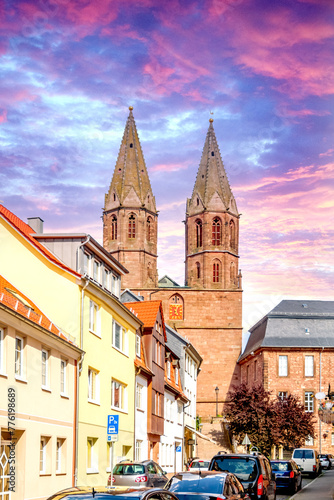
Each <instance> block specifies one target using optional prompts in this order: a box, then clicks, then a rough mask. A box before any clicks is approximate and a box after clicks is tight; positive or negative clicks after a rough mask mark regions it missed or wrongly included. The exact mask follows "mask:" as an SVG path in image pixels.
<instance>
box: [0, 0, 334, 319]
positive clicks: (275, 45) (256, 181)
mask: <svg viewBox="0 0 334 500" xmlns="http://www.w3.org/2000/svg"><path fill="white" fill-rule="evenodd" d="M333 40H334V2H333V1H332V0H169V1H165V0H160V1H158V0H142V1H133V0H127V1H126V2H125V1H122V0H99V1H98V2H97V1H93V0H71V1H68V0H31V1H30V0H27V1H25V0H2V1H1V3H0V57H1V63H0V186H1V192H0V201H1V203H2V204H3V205H4V206H6V207H7V208H8V209H9V210H11V211H12V212H14V213H15V214H16V215H17V216H19V217H20V218H21V219H23V220H24V221H26V219H27V217H36V216H39V217H41V218H42V219H43V220H44V231H45V232H85V233H90V234H91V235H92V236H94V237H95V238H96V239H97V240H98V241H99V242H101V241H102V220H101V215H102V207H103V205H104V195H105V193H107V192H108V188H109V184H110V181H111V177H112V174H113V170H114V167H115V162H116V158H117V154H118V150H119V147H120V143H121V139H122V135H123V131H124V127H125V122H126V119H127V116H128V113H129V111H128V107H129V106H133V107H134V110H133V113H134V117H135V120H136V125H137V130H138V133H139V137H140V141H141V145H142V149H143V153H144V157H145V161H146V165H147V169H148V172H149V177H150V180H151V185H152V189H153V193H154V195H155V198H156V204H157V209H158V210H159V243H158V254H159V259H158V267H159V276H160V277H162V276H163V275H165V274H167V275H169V276H170V277H171V278H173V279H174V280H175V281H177V282H178V283H179V284H181V285H182V284H183V282H184V224H183V222H182V221H183V220H184V219H185V204H186V199H187V198H189V197H190V196H191V194H192V189H193V186H194V183H195V178H196V173H197V169H198V166H199V162H200V158H201V153H202V148H203V146H204V141H205V136H206V133H207V129H208V126H209V121H208V120H209V118H211V117H212V118H213V119H214V123H213V125H214V129H215V133H216V137H217V140H218V143H219V147H220V151H221V155H222V158H223V161H224V165H225V169H226V172H227V176H228V179H229V182H230V185H231V188H232V191H233V194H234V197H235V199H236V202H237V205H238V210H239V212H240V213H241V214H242V215H241V219H240V248H239V253H240V269H241V271H242V275H243V289H244V294H243V300H244V318H243V322H244V326H245V328H246V329H247V328H248V327H249V326H251V325H253V324H254V323H255V322H256V321H258V320H259V319H260V318H261V317H262V316H263V315H264V314H265V313H266V312H268V311H269V310H271V309H272V308H273V307H275V306H276V305H277V304H278V303H279V302H280V300H282V299H283V298H285V299H318V300H334V293H333V283H334V259H333V249H334V248H333V247H334V243H333V242H334V229H333V228H334V220H333V219H334V217H333V214H334V189H333V185H334V181H333V178H334V140H333V137H334V130H333V128H334V127H333V123H334V122H333V111H334V68H333V61H334V46H333V45H334V44H333Z"/></svg>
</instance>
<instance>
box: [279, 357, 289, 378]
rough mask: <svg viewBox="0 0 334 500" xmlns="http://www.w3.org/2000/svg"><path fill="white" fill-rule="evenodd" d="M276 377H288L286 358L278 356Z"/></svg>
mask: <svg viewBox="0 0 334 500" xmlns="http://www.w3.org/2000/svg"><path fill="white" fill-rule="evenodd" d="M278 376H279V377H287V376H288V356H278Z"/></svg>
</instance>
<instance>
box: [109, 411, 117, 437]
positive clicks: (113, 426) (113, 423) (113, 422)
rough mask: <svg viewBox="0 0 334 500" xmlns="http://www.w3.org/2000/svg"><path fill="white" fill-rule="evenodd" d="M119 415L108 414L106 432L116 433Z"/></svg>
mask: <svg viewBox="0 0 334 500" xmlns="http://www.w3.org/2000/svg"><path fill="white" fill-rule="evenodd" d="M118 422H119V415H108V425H107V434H111V435H112V434H118Z"/></svg>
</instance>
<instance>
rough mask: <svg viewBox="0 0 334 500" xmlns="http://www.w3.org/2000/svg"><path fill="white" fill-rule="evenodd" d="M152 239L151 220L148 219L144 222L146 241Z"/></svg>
mask: <svg viewBox="0 0 334 500" xmlns="http://www.w3.org/2000/svg"><path fill="white" fill-rule="evenodd" d="M151 238H152V218H151V217H148V218H147V221H146V239H147V241H151Z"/></svg>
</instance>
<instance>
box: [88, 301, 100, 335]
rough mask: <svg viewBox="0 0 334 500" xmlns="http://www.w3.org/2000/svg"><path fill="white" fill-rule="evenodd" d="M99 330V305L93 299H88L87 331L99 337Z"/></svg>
mask: <svg viewBox="0 0 334 500" xmlns="http://www.w3.org/2000/svg"><path fill="white" fill-rule="evenodd" d="M100 330H101V328H100V307H99V305H98V304H96V302H94V300H92V299H89V331H91V332H92V333H95V334H96V335H98V336H99V337H100V336H101V332H100Z"/></svg>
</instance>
